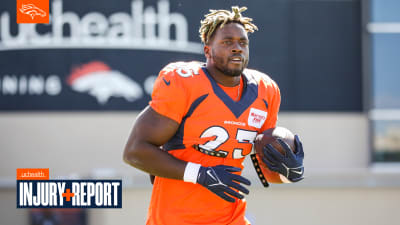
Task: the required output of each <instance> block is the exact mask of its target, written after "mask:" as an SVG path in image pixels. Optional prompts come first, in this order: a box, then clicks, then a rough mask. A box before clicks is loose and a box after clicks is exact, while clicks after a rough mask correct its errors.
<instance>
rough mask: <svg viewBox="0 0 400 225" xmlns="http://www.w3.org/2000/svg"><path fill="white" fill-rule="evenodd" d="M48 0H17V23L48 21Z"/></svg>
mask: <svg viewBox="0 0 400 225" xmlns="http://www.w3.org/2000/svg"><path fill="white" fill-rule="evenodd" d="M49 8H50V2H49V0H17V23H49V18H50V17H49Z"/></svg>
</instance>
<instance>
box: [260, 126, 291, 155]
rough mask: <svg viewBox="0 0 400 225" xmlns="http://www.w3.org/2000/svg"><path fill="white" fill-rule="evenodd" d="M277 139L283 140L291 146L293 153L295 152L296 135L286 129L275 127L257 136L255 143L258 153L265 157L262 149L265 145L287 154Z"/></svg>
mask: <svg viewBox="0 0 400 225" xmlns="http://www.w3.org/2000/svg"><path fill="white" fill-rule="evenodd" d="M277 139H281V140H282V141H284V142H285V143H286V144H288V145H289V147H290V149H291V150H292V151H293V152H294V151H295V149H296V146H295V143H294V134H293V133H292V132H291V131H290V130H288V129H286V128H284V127H275V128H270V129H268V130H265V131H264V132H263V133H261V134H259V135H257V137H256V140H255V142H254V149H255V151H256V153H257V154H259V155H260V156H263V155H264V154H263V151H262V149H263V148H264V146H265V145H267V144H271V145H272V146H273V147H274V148H275V149H276V150H278V151H279V152H280V153H282V154H285V149H284V148H283V147H282V146H281V144H280V143H279V142H278V141H277Z"/></svg>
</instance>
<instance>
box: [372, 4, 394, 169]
mask: <svg viewBox="0 0 400 225" xmlns="http://www.w3.org/2000/svg"><path fill="white" fill-rule="evenodd" d="M369 3H370V4H369V13H370V15H369V23H368V24H367V30H368V31H369V40H370V42H369V43H370V50H371V51H370V53H371V54H370V60H371V67H370V73H371V79H370V80H371V82H372V84H371V85H370V87H371V88H372V96H371V97H372V98H371V101H372V102H371V103H372V104H371V109H370V113H369V118H370V121H371V123H370V124H371V130H372V136H373V137H372V148H373V153H372V154H373V155H372V159H373V161H374V162H400V13H399V12H400V1H399V0H385V1H382V0H370V1H369Z"/></svg>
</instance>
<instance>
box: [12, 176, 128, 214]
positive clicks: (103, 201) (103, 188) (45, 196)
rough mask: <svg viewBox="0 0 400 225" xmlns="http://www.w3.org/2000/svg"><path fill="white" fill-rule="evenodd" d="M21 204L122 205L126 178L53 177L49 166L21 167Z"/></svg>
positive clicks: (19, 200) (107, 206)
mask: <svg viewBox="0 0 400 225" xmlns="http://www.w3.org/2000/svg"><path fill="white" fill-rule="evenodd" d="M17 208H122V180H50V179H49V169H48V168H46V169H43V168H36V169H33V168H27V169H17Z"/></svg>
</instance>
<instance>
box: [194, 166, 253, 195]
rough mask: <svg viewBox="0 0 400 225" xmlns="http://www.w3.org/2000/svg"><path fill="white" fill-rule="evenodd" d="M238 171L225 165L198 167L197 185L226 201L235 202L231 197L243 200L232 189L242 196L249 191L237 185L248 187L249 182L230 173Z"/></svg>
mask: <svg viewBox="0 0 400 225" xmlns="http://www.w3.org/2000/svg"><path fill="white" fill-rule="evenodd" d="M240 170H241V169H240V168H237V167H232V166H225V165H219V166H214V167H200V170H199V175H198V176H197V183H199V184H201V185H203V186H204V187H206V188H207V189H208V190H210V191H212V192H214V193H215V194H216V195H218V196H219V197H221V198H223V199H225V200H226V201H228V202H235V199H234V198H232V197H231V196H233V197H236V198H240V199H242V198H244V196H243V195H242V194H241V193H238V192H237V191H235V190H234V189H236V190H238V191H240V192H242V193H244V194H248V193H249V190H247V188H245V187H244V186H242V185H240V184H239V183H243V184H246V185H250V181H249V180H247V179H246V178H244V177H242V176H240V175H237V174H234V173H232V172H239V171H240ZM228 194H229V195H228Z"/></svg>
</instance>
